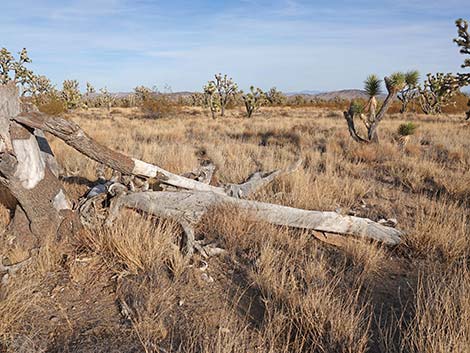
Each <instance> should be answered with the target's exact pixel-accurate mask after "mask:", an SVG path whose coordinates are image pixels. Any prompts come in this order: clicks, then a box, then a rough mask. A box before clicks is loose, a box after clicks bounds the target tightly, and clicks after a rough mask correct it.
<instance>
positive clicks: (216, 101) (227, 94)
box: [204, 74, 238, 117]
mask: <svg viewBox="0 0 470 353" xmlns="http://www.w3.org/2000/svg"><path fill="white" fill-rule="evenodd" d="M214 78H215V80H212V81H209V82H208V83H207V85H206V86H205V87H204V92H205V93H206V95H207V96H208V98H209V101H210V104H211V107H212V105H214V106H218V108H220V116H224V115H225V108H226V107H227V104H228V102H229V99H230V98H232V97H234V96H235V95H236V94H237V92H238V85H237V84H236V83H235V82H234V81H233V79H232V78H230V77H228V76H227V75H222V74H216V75H214ZM211 112H212V117H214V110H212V108H211Z"/></svg>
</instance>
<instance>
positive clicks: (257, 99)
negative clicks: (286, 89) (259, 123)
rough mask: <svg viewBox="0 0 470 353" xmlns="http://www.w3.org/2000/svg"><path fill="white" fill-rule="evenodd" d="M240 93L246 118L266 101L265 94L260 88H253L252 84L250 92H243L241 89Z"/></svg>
mask: <svg viewBox="0 0 470 353" xmlns="http://www.w3.org/2000/svg"><path fill="white" fill-rule="evenodd" d="M240 93H241V94H242V99H243V102H244V103H245V108H246V115H247V117H248V118H251V116H252V115H253V113H254V112H255V111H257V110H258V109H259V108H260V107H261V106H262V105H263V104H264V103H265V102H266V95H265V94H264V92H263V91H262V90H261V88H256V89H255V87H254V86H251V87H250V92H248V93H243V91H242V92H240Z"/></svg>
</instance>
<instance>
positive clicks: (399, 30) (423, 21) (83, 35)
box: [0, 0, 470, 92]
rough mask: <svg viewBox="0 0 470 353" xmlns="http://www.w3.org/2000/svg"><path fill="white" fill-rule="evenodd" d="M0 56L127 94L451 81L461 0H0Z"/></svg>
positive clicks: (464, 2)
mask: <svg viewBox="0 0 470 353" xmlns="http://www.w3.org/2000/svg"><path fill="white" fill-rule="evenodd" d="M1 8H2V19H1V22H0V47H6V48H7V49H8V50H10V51H12V52H15V53H16V52H18V51H20V50H21V49H22V48H23V47H26V48H27V49H28V52H29V54H30V57H31V58H32V60H33V64H32V65H31V66H30V67H31V68H32V69H33V70H34V72H35V73H38V74H43V75H46V76H47V77H49V78H50V79H51V80H52V81H53V83H54V84H57V85H58V87H60V85H61V82H62V81H63V80H64V79H77V80H79V82H80V84H81V87H82V88H84V87H85V83H86V82H87V81H89V82H90V83H92V84H93V86H95V88H100V87H105V86H106V87H107V88H108V89H109V90H110V91H113V92H126V91H131V90H132V89H133V88H134V87H136V86H138V85H145V86H149V87H152V86H157V87H159V88H160V89H162V88H163V87H164V86H165V85H169V86H170V87H171V89H172V90H173V91H174V92H176V91H197V90H201V88H202V86H203V85H204V83H205V82H207V81H208V80H210V79H211V78H212V77H213V74H214V73H217V72H221V73H227V74H228V75H229V76H231V77H233V79H234V80H235V81H236V82H238V83H239V86H240V87H241V88H244V89H246V88H248V87H249V86H250V85H255V86H258V87H261V88H263V89H268V88H270V87H273V86H275V87H277V88H278V89H280V90H282V91H284V92H292V91H302V90H320V91H327V90H337V89H349V88H361V86H362V82H363V81H364V78H365V77H366V76H367V75H368V74H371V73H376V74H378V75H380V76H382V77H383V76H384V75H387V74H390V73H392V72H394V71H404V70H411V69H417V70H419V71H420V72H421V73H422V75H423V76H424V75H425V74H426V73H428V72H438V71H439V72H458V71H459V70H460V65H461V64H462V63H463V59H464V58H463V56H462V55H461V54H459V53H458V49H457V46H456V45H455V44H454V43H453V42H452V39H453V38H455V37H456V27H455V24H454V22H455V20H456V19H457V18H460V17H463V18H467V19H469V20H470V7H469V6H468V0H422V1H418V0H373V1H372V0H355V1H346V0H329V1H323V0H321V1H304V0H271V1H265V0H239V1H234V0H226V1H209V0H188V1H185V0H166V1H160V0H16V1H7V0H2V4H1Z"/></svg>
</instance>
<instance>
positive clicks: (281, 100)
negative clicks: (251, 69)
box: [265, 87, 287, 105]
mask: <svg viewBox="0 0 470 353" xmlns="http://www.w3.org/2000/svg"><path fill="white" fill-rule="evenodd" d="M265 96H266V99H267V101H268V102H269V104H270V105H284V104H286V102H287V97H286V96H285V95H284V94H283V93H282V92H281V91H278V90H277V88H276V87H272V88H271V89H270V90H269V91H268V92H266V93H265Z"/></svg>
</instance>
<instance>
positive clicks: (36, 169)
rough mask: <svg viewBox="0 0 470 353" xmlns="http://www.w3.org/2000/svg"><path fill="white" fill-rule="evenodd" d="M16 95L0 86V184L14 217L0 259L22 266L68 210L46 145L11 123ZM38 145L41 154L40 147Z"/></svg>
mask: <svg viewBox="0 0 470 353" xmlns="http://www.w3.org/2000/svg"><path fill="white" fill-rule="evenodd" d="M21 109H22V107H21V104H20V101H19V98H18V89H17V87H16V86H15V84H14V83H11V84H7V85H3V86H0V136H1V143H0V145H1V146H0V183H1V184H2V185H3V188H4V192H3V194H4V195H5V194H7V195H8V196H6V197H3V198H2V200H1V201H2V202H3V203H4V204H5V205H6V206H7V207H10V208H11V207H12V206H13V205H12V199H13V200H14V201H15V202H14V203H15V205H14V215H13V218H12V220H11V222H10V224H9V226H8V229H7V233H6V235H5V236H6V242H7V243H8V244H9V248H8V249H2V251H3V252H4V255H5V256H3V259H4V261H8V262H10V263H14V262H19V261H23V260H25V259H26V258H28V257H29V253H30V252H31V250H32V249H34V248H36V247H38V246H40V244H41V243H42V241H43V240H44V238H45V237H47V236H49V235H56V234H57V232H58V230H59V227H60V225H61V223H62V221H63V220H64V218H66V211H67V210H70V209H71V205H70V203H69V202H68V200H67V198H66V196H65V193H64V191H63V189H62V186H61V183H60V181H59V180H58V179H57V177H56V175H54V173H55V171H54V170H52V169H53V168H52V167H51V166H52V164H53V163H52V161H51V160H49V161H48V160H47V158H46V157H47V156H49V157H51V158H53V156H52V154H48V152H47V151H45V150H46V147H48V146H49V145H48V144H47V141H46V142H45V143H41V142H39V141H38V137H39V138H41V134H38V135H35V134H34V130H32V129H29V128H26V127H24V126H22V125H20V124H18V123H17V122H15V121H13V118H14V117H15V116H17V115H18V114H20V113H21ZM40 144H41V145H42V148H41V146H40Z"/></svg>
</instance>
